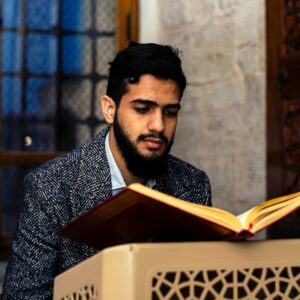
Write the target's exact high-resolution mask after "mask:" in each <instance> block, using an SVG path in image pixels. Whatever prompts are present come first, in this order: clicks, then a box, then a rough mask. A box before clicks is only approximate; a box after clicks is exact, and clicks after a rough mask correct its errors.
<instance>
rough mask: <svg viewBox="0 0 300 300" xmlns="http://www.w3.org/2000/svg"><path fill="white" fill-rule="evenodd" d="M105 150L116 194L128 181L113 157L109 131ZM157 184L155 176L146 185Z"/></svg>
mask: <svg viewBox="0 0 300 300" xmlns="http://www.w3.org/2000/svg"><path fill="white" fill-rule="evenodd" d="M105 152H106V158H107V161H108V165H109V169H110V176H111V187H112V194H113V195H114V194H116V193H117V192H119V191H121V190H122V189H124V188H125V187H126V183H125V180H124V177H123V175H122V173H121V171H120V169H119V167H118V165H117V163H116V161H115V159H114V157H113V154H112V152H111V150H110V147H109V133H108V134H107V135H106V137H105ZM155 184H156V180H155V179H154V178H149V179H148V180H147V182H146V186H148V187H150V188H153V187H154V185H155Z"/></svg>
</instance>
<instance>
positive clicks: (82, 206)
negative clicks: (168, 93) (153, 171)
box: [2, 128, 211, 300]
mask: <svg viewBox="0 0 300 300" xmlns="http://www.w3.org/2000/svg"><path fill="white" fill-rule="evenodd" d="M107 132H108V128H106V129H104V130H103V131H102V132H100V134H99V135H98V136H96V137H95V138H93V139H92V140H90V141H89V142H88V143H86V144H85V145H83V146H82V147H80V148H78V149H76V150H74V151H72V152H70V153H68V154H66V155H64V156H62V157H59V158H56V159H54V160H52V161H50V162H48V163H46V164H44V165H42V166H41V167H39V168H38V169H36V170H35V171H33V172H31V173H30V174H28V175H27V176H26V178H25V180H24V184H25V193H24V206H23V209H22V213H21V216H20V219H19V223H18V229H17V232H16V235H15V238H14V241H13V244H12V256H11V258H10V260H9V262H8V266H7V270H6V276H5V281H4V288H3V294H2V299H22V300H25V299H31V300H34V299H51V297H52V293H53V280H54V277H55V276H56V275H58V274H59V273H61V272H63V271H65V270H67V269H69V268H70V267H72V266H74V265H76V264H78V263H79V262H81V261H83V260H85V259H87V258H88V257H90V256H92V255H94V254H96V252H97V250H96V249H94V248H92V247H88V246H86V245H83V244H80V243H77V242H74V241H71V240H69V239H67V238H62V237H59V236H58V235H57V234H56V231H57V229H58V228H60V227H62V226H64V225H65V224H67V223H68V222H70V221H71V220H72V219H74V218H76V217H78V216H79V215H80V214H82V213H83V212H85V211H86V210H88V209H89V208H91V207H93V206H95V205H96V204H98V203H100V202H102V201H104V200H105V199H106V198H108V197H110V196H111V178H110V169H109V166H108V162H107V158H106V154H105V143H104V141H105V136H106V134H107ZM154 188H155V189H157V190H159V191H162V192H164V193H167V194H169V195H172V196H175V197H177V198H181V199H184V200H187V201H192V202H196V203H199V204H204V205H211V190H210V184H209V180H208V178H207V176H206V174H205V173H204V172H203V171H200V170H198V169H196V168H195V167H193V166H191V165H189V164H188V163H186V162H183V161H181V160H179V159H177V158H175V157H174V156H172V155H169V157H168V171H167V172H166V173H165V174H163V175H162V176H161V177H160V178H157V180H156V185H155V186H154ZM99 234H101V232H99Z"/></svg>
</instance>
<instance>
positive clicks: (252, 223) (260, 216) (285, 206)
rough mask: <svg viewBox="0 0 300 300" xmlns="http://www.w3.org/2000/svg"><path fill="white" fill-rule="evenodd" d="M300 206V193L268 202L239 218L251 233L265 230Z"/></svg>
mask: <svg viewBox="0 0 300 300" xmlns="http://www.w3.org/2000/svg"><path fill="white" fill-rule="evenodd" d="M299 206H300V193H294V194H290V195H287V196H283V197H279V198H275V199H272V200H268V201H266V202H264V203H262V204H260V205H258V206H256V207H254V208H252V209H250V210H248V211H247V212H245V213H243V214H241V215H239V216H238V218H239V219H240V221H241V223H242V224H243V225H244V226H245V227H248V228H252V230H251V231H253V232H255V231H257V230H260V229H263V228H264V227H265V226H268V224H270V223H272V222H275V221H277V220H279V219H281V218H282V217H284V216H286V215H287V214H289V213H290V212H292V211H294V210H295V209H297V207H299Z"/></svg>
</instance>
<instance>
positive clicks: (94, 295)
mask: <svg viewBox="0 0 300 300" xmlns="http://www.w3.org/2000/svg"><path fill="white" fill-rule="evenodd" d="M99 299H100V298H99V292H98V289H97V286H96V284H94V283H89V284H85V285H83V286H81V287H78V288H76V289H74V290H73V291H71V292H69V293H68V294H67V295H65V296H64V297H62V298H61V300H99Z"/></svg>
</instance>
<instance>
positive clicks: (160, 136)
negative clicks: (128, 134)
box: [138, 133, 169, 144]
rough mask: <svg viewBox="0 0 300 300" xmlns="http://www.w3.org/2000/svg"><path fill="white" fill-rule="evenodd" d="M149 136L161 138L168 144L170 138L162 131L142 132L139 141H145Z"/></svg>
mask: <svg viewBox="0 0 300 300" xmlns="http://www.w3.org/2000/svg"><path fill="white" fill-rule="evenodd" d="M148 138H155V139H160V140H161V141H162V142H163V143H164V144H168V142H169V140H168V138H167V137H166V136H164V135H163V134H162V133H149V134H141V135H140V136H139V137H138V141H144V140H145V139H148Z"/></svg>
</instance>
